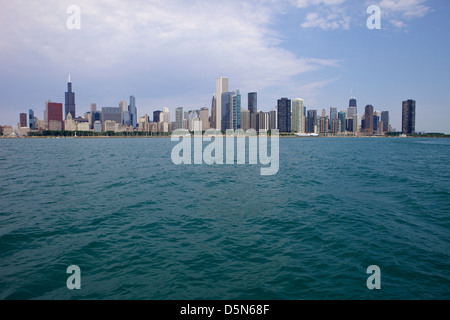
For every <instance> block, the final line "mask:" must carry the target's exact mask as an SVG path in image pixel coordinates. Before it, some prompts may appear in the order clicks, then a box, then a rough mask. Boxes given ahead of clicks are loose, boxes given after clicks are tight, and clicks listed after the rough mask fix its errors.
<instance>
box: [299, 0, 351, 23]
mask: <svg viewBox="0 0 450 320" xmlns="http://www.w3.org/2000/svg"><path fill="white" fill-rule="evenodd" d="M345 2H346V0H296V1H295V3H294V4H295V6H296V7H297V8H300V9H305V8H309V7H313V8H314V11H312V12H309V13H308V14H307V15H306V17H305V21H304V22H302V23H301V27H303V28H320V29H323V30H336V29H344V30H348V29H349V28H350V22H351V19H350V16H349V15H348V14H347V11H346V10H345V8H344V7H343V6H342V5H343V4H344V3H345Z"/></svg>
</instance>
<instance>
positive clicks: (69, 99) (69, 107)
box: [64, 74, 76, 120]
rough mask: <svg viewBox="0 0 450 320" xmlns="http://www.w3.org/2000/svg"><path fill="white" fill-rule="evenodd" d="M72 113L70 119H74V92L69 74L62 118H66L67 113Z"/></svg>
mask: <svg viewBox="0 0 450 320" xmlns="http://www.w3.org/2000/svg"><path fill="white" fill-rule="evenodd" d="M69 113H70V114H71V115H72V119H75V118H76V117H75V92H72V82H71V81H70V74H69V82H68V83H67V92H66V104H65V108H64V119H66V120H67V115H68V114H69Z"/></svg>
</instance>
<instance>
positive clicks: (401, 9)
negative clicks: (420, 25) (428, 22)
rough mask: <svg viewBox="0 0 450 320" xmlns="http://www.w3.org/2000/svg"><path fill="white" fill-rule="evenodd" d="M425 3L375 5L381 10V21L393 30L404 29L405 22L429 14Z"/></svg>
mask: <svg viewBox="0 0 450 320" xmlns="http://www.w3.org/2000/svg"><path fill="white" fill-rule="evenodd" d="M367 3H369V2H367ZM371 3H372V2H371ZM426 3H427V0H381V1H378V3H376V4H377V5H378V6H379V7H380V8H381V14H382V18H383V19H386V20H387V21H388V22H389V23H390V24H391V25H392V26H394V27H395V28H398V29H404V28H406V27H407V26H408V24H407V22H410V21H411V20H413V19H417V18H422V17H424V16H425V15H427V14H428V13H429V12H431V8H430V7H429V6H427V5H426ZM372 4H373V3H372Z"/></svg>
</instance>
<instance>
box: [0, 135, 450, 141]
mask: <svg viewBox="0 0 450 320" xmlns="http://www.w3.org/2000/svg"><path fill="white" fill-rule="evenodd" d="M201 137H203V136H201ZM255 137H259V136H255ZM270 137H271V136H267V138H270ZM191 138H198V137H197V136H194V135H191ZM223 138H226V136H223ZM246 138H247V137H246ZM279 138H283V139H286V138H289V139H294V138H295V139H308V140H314V139H326V138H333V139H349V138H350V139H364V138H371V139H374V138H378V139H446V138H447V139H448V138H450V135H447V136H441V137H424V136H418V137H398V136H393V137H390V136H318V137H299V136H295V135H285V136H284V135H280V136H279ZM1 139H8V140H15V139H171V136H111V137H108V136H88V137H61V136H58V137H50V136H49V137H45V136H33V137H0V140H1Z"/></svg>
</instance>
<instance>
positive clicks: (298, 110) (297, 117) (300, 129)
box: [292, 98, 305, 133]
mask: <svg viewBox="0 0 450 320" xmlns="http://www.w3.org/2000/svg"><path fill="white" fill-rule="evenodd" d="M303 102H304V101H303V99H300V98H297V99H294V100H292V131H293V132H296V133H305V127H304V123H305V118H304V116H303V112H304V110H303V108H304V106H303Z"/></svg>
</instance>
